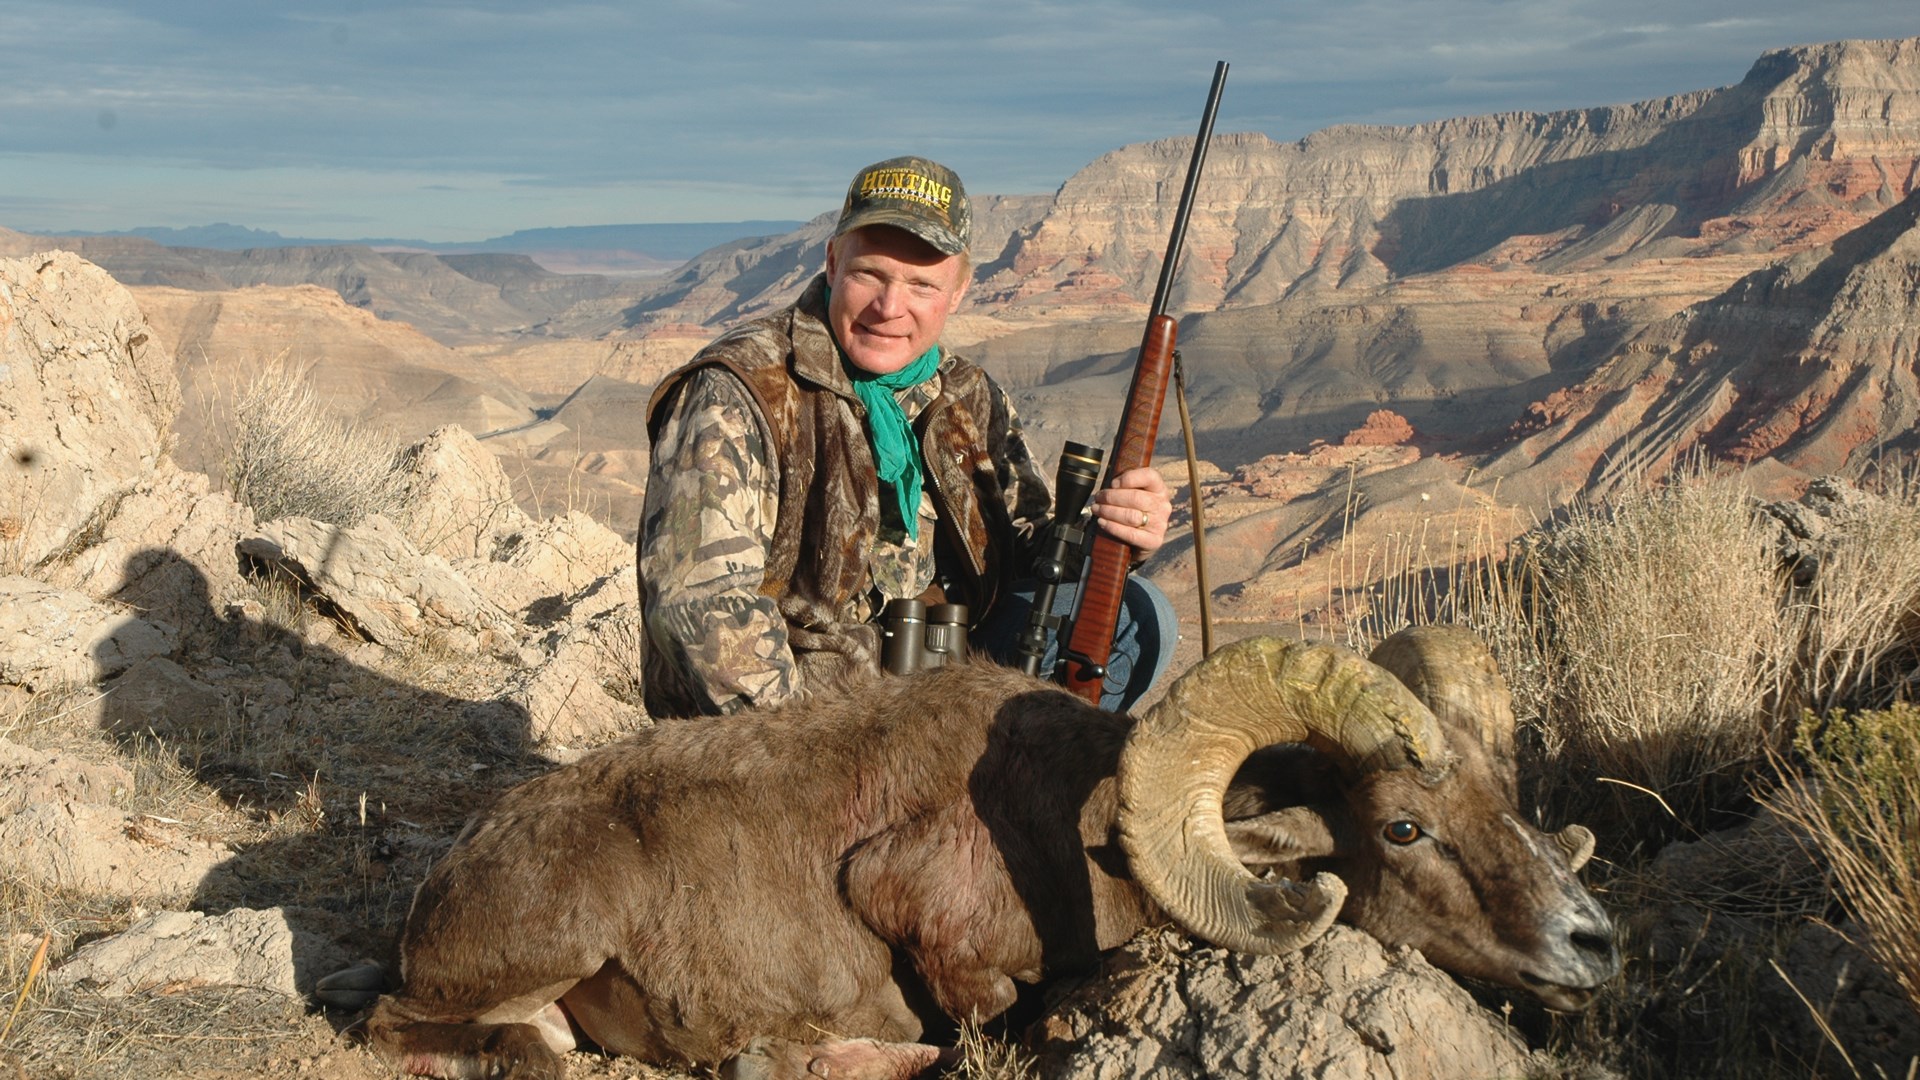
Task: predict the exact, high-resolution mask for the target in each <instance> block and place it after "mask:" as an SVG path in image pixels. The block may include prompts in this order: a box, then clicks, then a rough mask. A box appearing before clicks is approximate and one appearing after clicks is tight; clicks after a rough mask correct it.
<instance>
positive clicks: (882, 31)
mask: <svg viewBox="0 0 1920 1080" xmlns="http://www.w3.org/2000/svg"><path fill="white" fill-rule="evenodd" d="M1912 35H1920V5H1916V4H1914V3H1912V0H1524V2H1522V0H1400V2H1388V0H1336V2H1334V3H1327V2H1326V0H1310V2H1298V0H1248V2H1239V0H1233V2H1221V3H1189V4H1187V5H1184V9H1177V8H1176V5H1170V4H1167V3H1165V2H1164V0H1157V2H1147V0H1082V2H1065V0H991V2H986V0H949V2H947V3H937V4H936V3H925V4H913V3H891V4H888V3H874V2H872V0H867V2H860V3H852V2H847V0H818V2H813V3H807V2H805V0H778V2H776V0H704V2H700V0H631V2H625V3H565V2H561V3H551V4H541V3H527V2H518V3H504V2H500V3H496V2H492V0H485V2H481V0H437V2H418V3H378V2H375V0H314V2H303V3H273V2H271V0H0V56H5V57H6V63H5V64H0V225H4V226H7V227H10V228H14V229H18V230H21V231H55V230H85V231H99V230H112V229H124V228H131V227H134V226H141V225H166V226H176V227H183V226H190V225H204V224H209V223H212V222H217V221H224V222H231V223H235V224H240V225H247V226H251V227H254V228H262V229H272V230H275V231H278V232H280V233H283V234H286V235H290V236H311V237H382V236H392V237H410V238H418V239H425V240H436V241H460V240H474V239H481V238H484V237H489V236H496V235H500V234H503V233H506V232H511V231H513V230H514V229H521V228H535V227H542V226H564V225H598V224H624V223H635V222H666V221H734V220H742V219H750V218H792V219H802V218H809V217H812V216H813V215H815V214H818V213H820V212H822V211H825V210H828V209H831V208H833V207H834V206H836V205H837V204H838V201H839V197H840V194H841V192H842V191H843V190H844V187H845V184H846V181H847V178H848V177H849V176H850V175H851V174H852V173H853V171H854V170H855V169H857V168H858V167H859V166H861V165H863V164H866V163H867V162H870V161H873V160H876V159H878V158H882V157H889V156H892V155H894V154H898V153H919V154H924V155H927V156H930V157H934V158H937V159H939V160H941V161H943V162H945V163H947V164H948V165H951V166H953V167H954V168H955V169H956V170H958V171H959V173H960V174H961V176H962V177H963V178H964V179H965V180H966V183H967V186H968V189H969V190H970V191H974V192H977V193H989V192H990V193H1002V194H1018V193H1033V192H1047V191H1051V190H1053V189H1054V188H1055V187H1057V186H1058V185H1059V184H1060V182H1061V181H1063V180H1065V179H1066V178H1067V177H1068V176H1069V175H1071V174H1072V173H1073V172H1074V171H1075V170H1077V169H1078V168H1080V167H1081V166H1083V165H1085V164H1086V163H1087V162H1089V161H1091V160H1093V159H1094V158H1096V157H1098V156H1099V155H1100V154H1102V153H1105V152H1106V151H1108V150H1112V149H1115V148H1117V147H1120V146H1123V145H1126V144H1128V143H1133V142H1140V141H1144V140H1148V139H1156V138H1162V137H1166V136H1169V135H1187V134H1191V133H1192V131H1193V129H1194V127H1195V125H1196V124H1197V123H1198V119H1199V112H1200V106H1201V104H1202V102H1203V100H1204V98H1205V95H1206V89H1207V84H1208V80H1209V79H1210V77H1211V75H1212V70H1213V64H1214V61H1215V60H1219V59H1224V60H1227V61H1228V62H1229V63H1230V64H1231V65H1232V71H1231V74H1230V75H1229V78H1228V81H1227V88H1226V93H1225V96H1224V99H1223V102H1222V104H1221V108H1220V116H1219V120H1218V125H1217V128H1216V130H1217V131H1220V132H1228V131H1260V132H1265V133H1266V134H1268V135H1271V136H1273V137H1275V138H1277V139H1282V140H1286V139H1294V138H1298V137H1300V136H1303V135H1306V134H1307V133H1309V132H1311V131H1314V130H1317V129H1319V128H1322V127H1326V126H1328V125H1329V124H1335V123H1368V124H1405V123H1416V122H1419V121H1423V120H1434V119H1440V118H1443V117H1449V116H1462V115H1473V114H1479V113H1487V112H1498V111H1505V110H1514V109H1529V110H1550V109H1562V108H1575V107H1581V106H1589V105H1606V104H1614V103H1618V102H1626V101H1636V100H1641V99H1645V98H1654V97H1662V96H1665V95H1667V94H1672V93H1679V92H1683V91H1687V90H1697V89H1706V88H1709V87H1714V86H1725V85H1729V84H1732V83H1735V82H1738V81H1739V80H1740V78H1741V77H1742V76H1743V75H1744V74H1745V73H1746V70H1747V68H1748V67H1749V66H1750V65H1751V64H1752V62H1753V61H1754V59H1755V58H1756V57H1758V56H1759V55H1760V54H1761V53H1762V52H1764V51H1766V50H1768V49H1773V48H1780V47H1784V46H1788V45H1796V44H1808V43H1813V42H1819V41H1830V40H1834V39H1838V38H1856V37H1905V36H1912Z"/></svg>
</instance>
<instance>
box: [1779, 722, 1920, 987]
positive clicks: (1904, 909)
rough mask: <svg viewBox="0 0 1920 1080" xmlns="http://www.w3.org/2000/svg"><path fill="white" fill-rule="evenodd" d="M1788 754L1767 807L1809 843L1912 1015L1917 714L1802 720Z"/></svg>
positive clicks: (1919, 809) (1917, 978) (1917, 931)
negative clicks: (1789, 762) (1793, 761)
mask: <svg viewBox="0 0 1920 1080" xmlns="http://www.w3.org/2000/svg"><path fill="white" fill-rule="evenodd" d="M1794 749H1795V751H1796V755H1797V761H1798V769H1799V774H1800V775H1796V774H1795V773H1794V772H1792V771H1789V772H1788V775H1787V777H1786V782H1785V783H1784V784H1783V785H1782V787H1781V788H1780V790H1779V792H1778V793H1777V794H1776V795H1775V796H1774V797H1773V800H1772V801H1773V805H1774V807H1775V810H1776V812H1778V813H1779V814H1780V815H1781V816H1782V817H1784V818H1786V819H1787V820H1789V821H1793V822H1795V823H1796V824H1798V825H1799V827H1800V828H1801V830H1802V831H1803V832H1804V833H1805V834H1806V835H1808V836H1809V837H1811V838H1812V839H1813V842H1814V846H1815V847H1816V848H1818V850H1819V852H1820V855H1821V857H1822V858H1823V859H1825V861H1826V863H1827V864H1828V866H1829V867H1831V869H1832V872H1833V877H1834V881H1835V883H1836V884H1837V885H1838V886H1839V891H1840V895H1841V897H1842V898H1843V899H1844V901H1845V903H1846V906H1847V907H1848V909H1849V910H1850V911H1851V912H1852V914H1853V917H1854V918H1855V920H1857V921H1858V922H1859V924H1860V925H1861V926H1863V927H1865V928H1866V931H1867V934H1866V940H1865V941H1863V942H1862V943H1861V944H1862V945H1863V947H1864V948H1865V950H1866V952H1867V954H1868V955H1869V956H1871V957H1873V959H1874V960H1875V962H1877V963H1879V964H1880V966H1881V967H1883V968H1884V969H1886V971H1887V973H1888V974H1889V975H1891V976H1893V978H1894V979H1895V981H1897V982H1898V983H1899V984H1900V988H1901V989H1902V990H1903V991H1905V992H1906V996H1907V1001H1908V1003H1909V1004H1911V1005H1912V1006H1913V1007H1914V1008H1915V1010H1916V1011H1920V708H1916V707H1915V706H1912V705H1908V704H1905V703H1902V704H1897V705H1895V706H1893V707H1892V708H1889V709H1884V710H1875V711H1868V712H1862V713H1854V714H1847V713H1834V714H1831V715H1830V716H1829V717H1827V718H1826V719H1824V720H1822V721H1818V722H1814V721H1812V720H1809V721H1808V722H1807V723H1804V724H1803V725H1802V728H1801V731H1800V733H1799V735H1798V736H1797V737H1796V739H1795V741H1794ZM1802 776H1803V777H1804V779H1802Z"/></svg>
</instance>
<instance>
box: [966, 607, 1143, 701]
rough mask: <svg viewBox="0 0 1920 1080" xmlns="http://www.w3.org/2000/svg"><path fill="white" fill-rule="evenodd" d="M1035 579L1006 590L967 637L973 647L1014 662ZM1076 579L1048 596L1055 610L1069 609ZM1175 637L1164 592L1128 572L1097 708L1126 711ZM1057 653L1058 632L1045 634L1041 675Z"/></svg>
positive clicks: (1049, 671) (1046, 673)
mask: <svg viewBox="0 0 1920 1080" xmlns="http://www.w3.org/2000/svg"><path fill="white" fill-rule="evenodd" d="M1035 591H1036V590H1035V586H1034V583H1033V582H1031V581H1023V582H1020V583H1018V584H1016V585H1015V586H1014V590H1013V592H1012V594H1011V595H1009V596H1006V597H1004V598H1002V600H1001V601H1000V603H999V604H998V605H997V606H995V608H994V609H993V613H992V614H991V615H989V616H987V619H986V621H985V622H983V623H981V624H980V626H979V627H978V628H977V629H975V630H974V632H973V634H972V635H971V637H970V638H969V644H970V646H971V647H972V648H974V649H976V650H978V651H980V652H984V653H986V654H987V655H988V656H991V657H993V658H994V659H995V660H998V661H999V662H1001V663H1003V664H1010V665H1016V666H1017V665H1018V664H1019V662H1020V661H1019V646H1020V634H1021V632H1022V631H1024V630H1026V628H1027V615H1028V613H1029V612H1030V611H1032V610H1033V597H1034V593H1035ZM1079 592H1080V586H1079V584H1078V583H1077V582H1075V583H1071V584H1065V585H1061V586H1060V587H1059V589H1058V590H1057V591H1056V592H1055V593H1054V596H1053V605H1052V606H1053V611H1052V613H1053V614H1055V615H1062V616H1064V615H1070V614H1072V613H1073V604H1074V599H1075V598H1076V597H1077V596H1078V595H1079ZM1179 639H1180V620H1179V619H1178V618H1177V617H1176V616H1175V615H1174V613H1173V604H1172V603H1170V602H1169V601H1168V600H1167V597H1166V594H1165V593H1163V592H1161V591H1160V590H1159V589H1157V588H1155V587H1154V586H1153V584H1152V583H1151V582H1149V581H1147V580H1146V579H1144V578H1141V577H1138V576H1133V575H1129V576H1128V578H1127V587H1126V591H1125V592H1123V593H1122V594H1121V597H1120V621H1119V623H1118V624H1117V625H1116V626H1115V628H1114V632H1113V654H1112V655H1111V656H1110V657H1108V659H1107V677H1106V682H1105V684H1104V685H1103V687H1102V689H1101V693H1100V707H1101V708H1104V709H1111V710H1113V711H1114V712H1125V711H1127V710H1128V709H1130V708H1132V707H1133V704H1134V703H1135V702H1137V701H1139V700H1140V699H1141V697H1143V696H1145V694H1146V692H1147V691H1148V690H1150V689H1152V688H1153V685H1154V683H1156V682H1158V681H1159V680H1160V676H1162V675H1164V674H1166V671H1167V668H1168V667H1169V666H1171V665H1172V663H1173V646H1174V643H1175V642H1177V641H1179ZM1059 655H1060V637H1059V635H1058V634H1049V635H1048V641H1047V652H1046V656H1045V657H1043V658H1042V659H1041V661H1040V675H1041V677H1043V678H1051V677H1052V675H1053V668H1054V664H1055V662H1056V661H1057V659H1058V657H1059Z"/></svg>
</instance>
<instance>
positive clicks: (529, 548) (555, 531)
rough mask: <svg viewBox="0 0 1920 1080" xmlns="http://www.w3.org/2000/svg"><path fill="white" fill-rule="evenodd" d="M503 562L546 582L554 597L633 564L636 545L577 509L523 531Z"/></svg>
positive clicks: (583, 586) (575, 590)
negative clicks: (634, 546)
mask: <svg viewBox="0 0 1920 1080" xmlns="http://www.w3.org/2000/svg"><path fill="white" fill-rule="evenodd" d="M502 561H504V562H507V563H509V564H511V565H513V566H517V567H520V568H521V569H524V570H526V571H528V572H530V573H532V574H533V575H535V576H536V577H538V578H540V579H541V580H542V581H545V582H547V584H548V585H549V587H550V588H551V590H552V593H553V594H554V595H559V596H565V595H568V594H571V593H576V592H579V591H580V590H581V589H584V588H586V587H587V586H588V585H591V584H593V583H594V582H596V581H599V580H600V579H602V578H604V577H607V576H608V575H610V574H612V573H614V572H615V571H617V570H619V569H620V568H621V567H622V566H625V565H628V564H630V563H632V562H633V561H634V552H633V545H631V544H629V543H628V542H627V541H625V540H622V539H621V538H620V536H619V534H617V533H615V532H614V531H613V530H612V529H609V528H607V527H606V526H605V525H602V524H600V523H599V522H597V521H595V520H593V519H592V518H591V517H588V516H587V515H586V514H584V513H581V512H580V511H578V510H570V511H568V512H567V513H565V514H562V515H561V516H559V517H556V518H549V519H548V520H546V521H543V522H540V523H539V524H537V525H532V526H530V527H528V528H526V529H524V530H522V531H521V532H520V534H519V535H518V536H515V537H514V538H513V540H512V541H511V542H510V543H509V544H508V545H507V546H506V549H505V552H504V558H503V560H502Z"/></svg>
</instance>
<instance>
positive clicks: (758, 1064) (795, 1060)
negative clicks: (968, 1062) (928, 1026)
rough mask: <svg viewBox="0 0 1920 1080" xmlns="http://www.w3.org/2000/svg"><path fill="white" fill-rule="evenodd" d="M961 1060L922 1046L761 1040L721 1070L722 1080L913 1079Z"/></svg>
mask: <svg viewBox="0 0 1920 1080" xmlns="http://www.w3.org/2000/svg"><path fill="white" fill-rule="evenodd" d="M958 1059H959V1053H958V1051H955V1050H942V1049H941V1048H940V1047H937V1046H927V1045H925V1044H923V1043H887V1042H879V1041H877V1040H874V1039H830V1040H827V1041H825V1042H817V1043H799V1042H794V1041H793V1040H791V1039H777V1038H773V1037H771V1036H765V1035H763V1036H761V1037H759V1038H757V1039H754V1040H753V1041H752V1042H749V1043H748V1044H747V1045H746V1046H745V1047H744V1048H743V1049H742V1050H741V1051H740V1052H739V1053H738V1054H735V1055H734V1056H733V1057H731V1058H728V1059H727V1060H726V1062H725V1063H723V1064H722V1065H721V1066H720V1076H721V1080H823V1078H824V1080H910V1078H912V1077H916V1076H921V1075H924V1074H931V1072H932V1071H933V1070H935V1069H937V1068H939V1067H940V1066H944V1065H950V1064H952V1063H953V1062H955V1061H957V1060H958Z"/></svg>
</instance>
